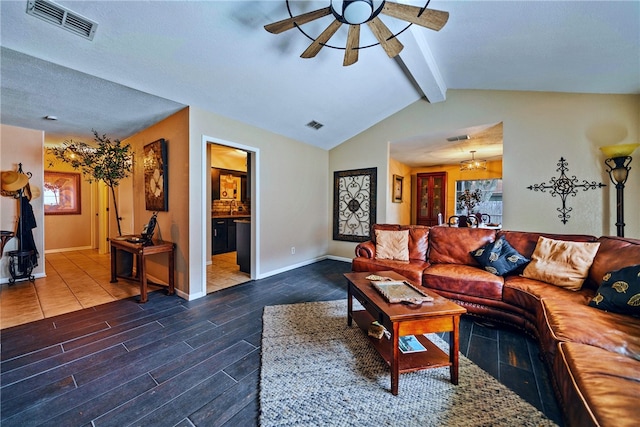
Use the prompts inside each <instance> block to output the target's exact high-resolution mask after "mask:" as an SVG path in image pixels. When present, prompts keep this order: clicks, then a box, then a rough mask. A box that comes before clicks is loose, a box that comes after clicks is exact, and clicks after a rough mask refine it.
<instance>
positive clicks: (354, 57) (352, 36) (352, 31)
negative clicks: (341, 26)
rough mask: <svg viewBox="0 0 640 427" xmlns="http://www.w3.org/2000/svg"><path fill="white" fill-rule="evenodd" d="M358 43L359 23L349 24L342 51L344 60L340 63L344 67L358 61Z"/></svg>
mask: <svg viewBox="0 0 640 427" xmlns="http://www.w3.org/2000/svg"><path fill="white" fill-rule="evenodd" d="M359 44H360V25H349V34H348V35H347V46H346V48H345V51H344V61H343V62H342V65H344V66H345V67H346V66H348V65H353V64H355V63H356V62H358V50H359V49H358V45H359Z"/></svg>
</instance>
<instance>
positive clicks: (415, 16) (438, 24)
mask: <svg viewBox="0 0 640 427" xmlns="http://www.w3.org/2000/svg"><path fill="white" fill-rule="evenodd" d="M286 1H287V9H289V0H286ZM429 1H431V0H429ZM429 1H427V4H426V5H425V6H424V7H418V6H410V5H406V4H399V3H393V2H390V1H384V0H341V1H337V0H331V2H330V6H328V7H325V8H322V9H318V10H314V11H312V12H308V13H303V14H301V15H297V16H292V17H290V18H287V19H283V20H282V21H278V22H274V23H272V24H268V25H265V26H264V29H265V30H267V31H268V32H270V33H273V34H280V33H282V32H284V31H287V30H290V29H292V28H298V29H299V27H300V26H301V25H304V24H307V23H309V22H311V21H315V20H316V19H320V18H322V17H325V16H328V15H331V14H333V16H334V18H335V19H334V20H333V22H332V23H331V24H329V26H327V28H326V29H325V30H324V31H323V32H322V33H321V34H320V35H319V36H318V37H317V38H316V39H315V40H313V43H311V45H309V47H308V48H307V50H305V51H304V52H303V53H302V55H300V56H301V57H302V58H313V57H315V56H316V55H317V54H318V52H320V49H322V47H323V46H327V42H328V41H329V39H330V38H331V37H332V36H333V35H334V34H335V33H336V31H338V29H339V28H340V27H341V26H342V24H347V25H349V32H348V34H347V44H346V46H345V47H344V49H345V53H344V61H343V63H342V65H344V66H347V65H352V64H355V63H356V62H357V61H358V51H359V50H360V49H362V48H363V47H360V46H359V44H360V25H361V24H365V23H366V24H367V25H368V26H369V28H370V29H371V32H372V33H373V35H374V36H375V38H376V39H377V40H378V43H379V44H380V45H381V46H382V48H383V49H384V50H385V52H387V55H389V57H390V58H393V57H395V56H397V55H398V54H399V53H400V51H401V50H402V48H403V46H402V43H400V41H399V40H398V39H397V38H396V36H397V35H398V34H399V33H397V34H394V33H392V32H391V30H389V28H388V27H387V26H386V25H385V24H384V23H383V22H382V21H381V20H380V17H379V15H380V14H382V15H388V16H391V17H394V18H398V19H401V20H403V21H407V22H409V23H410V24H409V25H411V24H416V25H420V26H422V27H426V28H429V29H431V30H434V31H439V30H440V29H441V28H442V27H444V25H445V24H446V23H447V20H448V19H449V12H443V11H440V10H434V9H427V6H428V5H429ZM289 14H291V11H290V9H289ZM407 27H408V26H407ZM301 31H302V30H301ZM403 31H404V30H403ZM401 32H402V31H401ZM305 34H306V33H305ZM310 38H311V37H310ZM312 39H313V38H312ZM372 46H375V45H372ZM365 47H370V46H365Z"/></svg>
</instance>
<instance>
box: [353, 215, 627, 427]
mask: <svg viewBox="0 0 640 427" xmlns="http://www.w3.org/2000/svg"><path fill="white" fill-rule="evenodd" d="M405 229H408V230H409V239H408V240H409V242H408V246H409V260H408V261H397V260H391V259H377V258H376V243H375V242H374V241H368V242H363V243H360V244H359V245H358V246H357V247H356V258H354V259H353V262H352V270H353V271H371V272H375V271H384V270H394V271H396V272H398V273H400V274H402V275H403V276H405V277H406V278H408V279H410V280H411V282H413V283H414V284H416V285H422V286H425V287H427V288H429V289H432V290H433V291H435V292H437V293H439V294H440V295H442V296H445V297H447V298H450V299H452V300H454V301H456V302H457V303H458V304H460V305H462V306H464V307H466V308H467V310H468V313H469V314H471V315H475V316H479V317H482V318H486V319H491V320H494V321H500V322H504V323H507V324H510V325H513V326H517V327H519V328H521V329H523V330H525V331H526V332H528V333H530V334H531V335H533V336H534V337H535V338H536V339H537V340H538V342H539V344H540V349H541V353H542V354H543V356H544V359H545V361H546V363H547V365H548V366H549V368H550V372H551V374H552V378H553V380H554V385H555V388H556V394H557V397H558V399H559V401H560V404H561V406H562V409H563V412H564V416H565V421H566V423H567V425H569V426H580V427H582V426H616V427H619V426H631V425H634V426H635V425H637V424H638V422H639V420H640V318H638V317H635V316H631V315H626V314H616V313H612V312H608V311H603V310H600V309H598V308H594V307H591V306H589V305H588V304H589V301H591V299H592V298H593V297H594V296H595V295H596V290H597V289H598V286H599V284H600V283H601V281H602V278H603V277H604V275H605V274H606V273H607V272H610V271H614V270H618V269H621V268H623V267H627V266H632V265H638V264H640V240H638V239H630V238H619V237H606V236H603V237H595V236H589V235H575V234H574V235H560V234H548V233H533V232H520V231H503V230H500V231H496V230H490V229H482V228H450V227H426V226H418V225H409V226H401V225H395V224H376V225H374V226H373V230H374V231H373V233H372V235H373V236H375V230H405ZM500 236H504V238H505V239H506V241H508V242H509V243H510V245H511V246H512V247H513V248H514V249H516V250H517V251H518V252H519V253H520V254H522V255H523V256H525V257H527V258H531V255H532V254H533V252H534V249H535V247H536V244H537V242H538V238H539V237H540V236H544V237H548V238H551V239H555V240H566V241H577V242H600V246H599V248H598V252H597V254H596V256H595V258H594V260H593V263H592V264H591V267H590V269H589V275H588V278H587V279H586V280H585V282H584V284H583V286H582V288H581V289H580V290H578V291H571V290H567V289H564V288H561V287H558V286H555V285H552V284H548V283H545V282H541V281H537V280H533V279H529V278H525V277H522V276H521V273H522V268H520V269H518V270H516V271H514V272H512V273H508V274H506V275H505V276H504V277H502V276H497V275H495V274H492V273H490V272H488V271H485V270H484V269H482V268H481V266H480V265H479V264H478V262H477V261H476V259H475V258H474V257H472V256H471V254H470V253H471V252H472V251H475V250H476V249H478V248H480V247H482V246H484V245H485V244H486V243H489V242H492V241H495V240H496V239H497V238H499V237H500ZM374 240H375V239H374Z"/></svg>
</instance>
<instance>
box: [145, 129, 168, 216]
mask: <svg viewBox="0 0 640 427" xmlns="http://www.w3.org/2000/svg"><path fill="white" fill-rule="evenodd" d="M143 164H144V202H145V208H146V210H148V211H168V210H169V194H168V188H167V187H168V185H167V184H168V169H169V168H168V164H167V142H166V141H165V140H164V139H159V140H157V141H154V142H152V143H150V144H147V145H145V146H144V152H143Z"/></svg>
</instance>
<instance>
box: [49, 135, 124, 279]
mask: <svg viewBox="0 0 640 427" xmlns="http://www.w3.org/2000/svg"><path fill="white" fill-rule="evenodd" d="M92 132H93V136H94V141H95V143H94V144H91V145H90V144H87V143H85V142H79V141H73V140H69V141H65V142H64V143H62V145H61V146H59V147H50V148H47V153H49V154H51V155H53V156H54V157H55V159H56V160H58V161H60V162H62V163H66V164H69V165H71V167H73V169H75V170H79V171H80V172H81V173H82V175H83V176H84V177H85V178H86V179H87V181H89V182H94V181H98V182H99V181H102V182H103V183H104V184H105V185H106V186H107V187H109V189H110V192H111V198H112V201H113V209H114V211H115V215H116V223H117V225H118V236H122V229H121V227H120V215H119V213H118V202H117V200H116V191H115V188H116V187H117V186H118V185H119V184H120V181H121V180H122V179H124V178H126V177H128V176H129V175H130V174H131V169H132V166H133V154H134V153H133V151H131V145H130V144H122V142H121V141H120V140H119V139H113V140H112V139H111V138H109V137H107V135H104V134H103V135H100V134H98V132H97V131H96V130H94V129H92ZM49 166H50V167H51V166H53V161H51V162H49ZM118 254H119V255H120V257H119V258H120V259H118V265H119V266H121V267H122V268H121V270H122V271H121V272H119V273H118V274H122V275H127V274H131V271H132V270H133V257H132V255H131V254H129V253H127V252H123V251H118Z"/></svg>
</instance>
